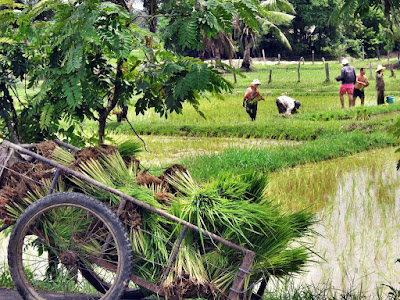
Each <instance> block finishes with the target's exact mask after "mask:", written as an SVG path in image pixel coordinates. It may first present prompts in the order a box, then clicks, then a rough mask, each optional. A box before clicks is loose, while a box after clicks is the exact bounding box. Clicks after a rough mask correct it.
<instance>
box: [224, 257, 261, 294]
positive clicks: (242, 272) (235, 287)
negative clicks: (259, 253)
mask: <svg viewBox="0 0 400 300" xmlns="http://www.w3.org/2000/svg"><path fill="white" fill-rule="evenodd" d="M254 255H255V253H254V252H253V251H248V252H247V253H246V256H245V257H244V259H243V262H242V264H241V265H240V267H239V270H238V273H237V275H236V279H235V281H234V282H233V284H232V287H231V288H230V292H229V295H228V299H229V300H236V299H237V298H238V297H239V296H241V295H242V286H243V283H244V279H245V278H246V276H247V275H248V274H249V273H250V269H251V266H252V265H253V259H254Z"/></svg>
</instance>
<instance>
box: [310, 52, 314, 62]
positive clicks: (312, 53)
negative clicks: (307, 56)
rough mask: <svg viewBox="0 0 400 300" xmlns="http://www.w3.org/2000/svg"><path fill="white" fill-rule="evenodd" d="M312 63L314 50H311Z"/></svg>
mask: <svg viewBox="0 0 400 300" xmlns="http://www.w3.org/2000/svg"><path fill="white" fill-rule="evenodd" d="M311 57H312V64H314V50H311Z"/></svg>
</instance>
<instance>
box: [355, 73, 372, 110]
mask: <svg viewBox="0 0 400 300" xmlns="http://www.w3.org/2000/svg"><path fill="white" fill-rule="evenodd" d="M368 85H369V82H368V79H367V76H365V68H361V69H360V74H358V75H357V77H356V83H355V85H354V93H353V106H355V105H356V98H357V97H360V100H361V105H364V99H365V94H364V88H366V87H367V86H368Z"/></svg>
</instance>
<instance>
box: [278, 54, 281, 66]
mask: <svg viewBox="0 0 400 300" xmlns="http://www.w3.org/2000/svg"><path fill="white" fill-rule="evenodd" d="M280 64H281V55H280V54H278V65H280Z"/></svg>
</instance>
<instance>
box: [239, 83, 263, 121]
mask: <svg viewBox="0 0 400 300" xmlns="http://www.w3.org/2000/svg"><path fill="white" fill-rule="evenodd" d="M260 84H261V82H260V80H258V79H254V80H253V82H252V83H251V86H250V87H249V88H247V90H246V92H245V93H244V96H243V107H245V106H246V112H247V113H248V114H249V116H250V118H251V120H252V121H254V120H255V119H256V116H257V103H258V101H261V100H264V98H263V97H262V96H261V95H260V92H259V91H257V88H258V86H259V85H260Z"/></svg>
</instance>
